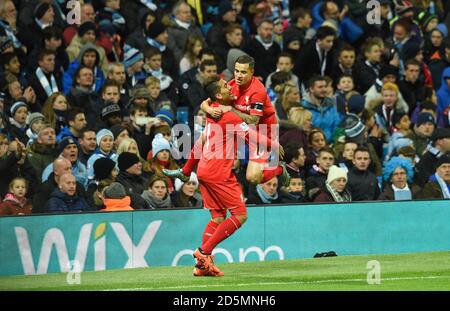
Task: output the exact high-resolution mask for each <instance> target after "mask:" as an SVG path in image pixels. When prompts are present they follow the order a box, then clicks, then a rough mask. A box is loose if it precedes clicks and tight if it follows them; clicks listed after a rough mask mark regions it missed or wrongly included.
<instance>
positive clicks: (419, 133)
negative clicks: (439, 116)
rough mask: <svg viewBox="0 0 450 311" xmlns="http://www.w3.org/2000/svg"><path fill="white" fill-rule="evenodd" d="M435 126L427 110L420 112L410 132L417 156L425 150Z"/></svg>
mask: <svg viewBox="0 0 450 311" xmlns="http://www.w3.org/2000/svg"><path fill="white" fill-rule="evenodd" d="M435 128H436V122H435V119H434V118H433V115H432V114H430V113H428V112H421V113H420V114H419V116H418V117H417V120H416V124H414V127H413V130H412V132H411V140H412V141H413V143H414V147H415V149H416V152H417V156H418V157H419V158H420V157H422V155H423V154H424V153H425V152H426V150H427V146H428V144H429V143H430V139H431V136H432V135H433V132H434V130H435Z"/></svg>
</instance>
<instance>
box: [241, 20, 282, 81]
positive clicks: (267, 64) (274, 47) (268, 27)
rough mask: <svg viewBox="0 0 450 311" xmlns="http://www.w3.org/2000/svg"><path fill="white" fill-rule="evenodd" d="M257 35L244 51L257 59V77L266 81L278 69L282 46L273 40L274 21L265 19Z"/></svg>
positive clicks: (258, 28) (255, 73) (259, 26)
mask: <svg viewBox="0 0 450 311" xmlns="http://www.w3.org/2000/svg"><path fill="white" fill-rule="evenodd" d="M256 31H257V35H256V36H255V37H254V38H252V39H250V40H249V42H248V43H247V45H246V46H244V51H245V52H246V53H247V54H248V55H250V56H252V57H253V58H254V59H255V72H254V75H255V77H260V78H261V81H262V82H263V83H264V82H265V81H266V79H267V77H268V76H269V74H270V73H271V72H273V71H275V69H276V60H277V56H278V54H280V53H281V48H280V46H279V45H278V43H276V42H275V41H274V40H273V22H272V21H271V20H263V21H262V22H261V23H260V24H259V25H258V27H257V30H256Z"/></svg>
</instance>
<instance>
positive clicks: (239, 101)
mask: <svg viewBox="0 0 450 311" xmlns="http://www.w3.org/2000/svg"><path fill="white" fill-rule="evenodd" d="M254 68H255V61H254V59H253V58H252V57H251V56H248V55H242V56H240V57H238V59H237V60H236V63H235V67H234V79H232V80H231V81H230V82H229V83H228V85H229V86H230V87H231V92H232V94H233V96H234V98H235V101H234V103H233V105H232V106H230V105H229V106H224V105H220V106H219V107H211V105H210V100H206V101H204V102H203V103H202V104H201V109H202V110H204V111H205V112H206V113H207V114H209V115H210V116H211V117H213V118H218V117H220V116H221V114H222V113H225V112H229V111H232V112H233V113H235V114H236V115H237V116H238V117H240V118H241V119H242V120H243V121H244V122H246V123H247V124H254V125H256V126H257V130H258V131H259V132H261V133H262V134H263V135H265V136H267V137H268V138H269V139H276V140H278V137H274V136H276V135H277V134H278V130H277V128H276V127H277V125H278V121H277V117H276V112H275V109H274V107H273V105H272V103H271V102H270V99H269V96H268V94H267V91H266V89H265V87H264V85H263V84H262V83H261V82H260V81H259V80H258V79H257V78H255V77H254V76H253V73H254ZM274 129H275V132H273V131H274ZM199 146H201V142H200V141H199V140H197V142H196V143H195V145H194V148H192V151H191V153H190V155H189V158H188V161H187V162H186V163H185V164H184V166H183V168H180V169H178V170H166V169H164V170H163V173H164V174H166V175H167V176H169V177H174V178H175V177H176V178H179V179H181V180H183V181H187V180H189V176H190V175H191V172H192V171H193V170H194V168H195V166H196V165H197V164H198V161H199V158H198V156H196V155H198V154H199V152H198V149H199ZM283 153H284V152H283V148H282V147H281V146H280V155H281V156H283ZM268 158H269V154H267V155H266V156H262V157H259V158H257V157H253V158H252V159H250V160H249V163H248V165H247V172H246V178H247V181H248V182H250V183H252V184H260V183H265V182H266V181H269V180H271V179H272V178H273V177H275V176H280V177H281V183H282V184H283V185H284V186H285V187H288V186H289V174H288V172H287V170H286V167H285V165H284V164H280V165H278V166H277V167H276V168H265V166H266V164H267V163H268V160H269V159H268Z"/></svg>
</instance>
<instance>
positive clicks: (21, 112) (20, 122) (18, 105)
mask: <svg viewBox="0 0 450 311" xmlns="http://www.w3.org/2000/svg"><path fill="white" fill-rule="evenodd" d="M9 112H10V116H11V117H10V118H9V126H8V127H7V132H8V134H9V140H14V139H18V140H19V141H20V142H21V143H22V144H24V145H26V144H27V142H28V136H27V134H26V131H27V130H28V126H27V117H28V106H27V104H26V103H25V102H23V101H17V102H15V103H14V104H13V105H12V106H11V108H9Z"/></svg>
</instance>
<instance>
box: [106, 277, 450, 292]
mask: <svg viewBox="0 0 450 311" xmlns="http://www.w3.org/2000/svg"><path fill="white" fill-rule="evenodd" d="M428 279H450V276H445V275H444V276H419V277H417V276H411V277H398V278H383V277H382V278H381V280H380V281H381V282H384V281H400V280H428ZM343 282H365V283H366V282H367V279H335V280H317V281H293V282H266V283H263V282H259V283H239V284H202V285H186V286H166V287H135V288H113V289H104V290H103V291H127V290H128V291H140V290H166V289H167V290H170V289H173V290H176V289H186V288H211V287H228V286H230V285H232V286H238V287H244V286H266V285H291V284H297V285H307V284H321V283H343Z"/></svg>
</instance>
